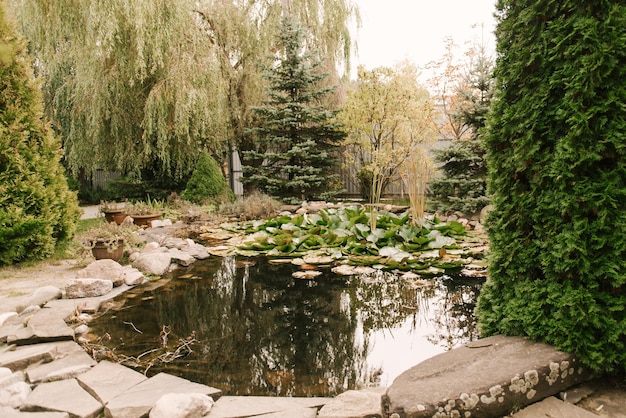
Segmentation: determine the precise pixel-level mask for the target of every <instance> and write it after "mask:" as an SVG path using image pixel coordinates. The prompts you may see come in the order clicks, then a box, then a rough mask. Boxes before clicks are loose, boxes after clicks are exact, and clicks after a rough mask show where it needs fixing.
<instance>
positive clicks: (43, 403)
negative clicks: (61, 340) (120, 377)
mask: <svg viewBox="0 0 626 418" xmlns="http://www.w3.org/2000/svg"><path fill="white" fill-rule="evenodd" d="M102 409H103V408H102V404H101V403H100V402H98V401H97V400H95V399H94V398H93V397H92V396H91V395H90V394H89V393H87V392H86V391H85V390H84V389H83V388H81V387H80V385H79V384H78V382H77V381H76V379H69V380H61V381H58V382H50V383H42V384H40V385H38V386H37V387H36V388H35V389H34V390H33V391H32V393H31V394H30V395H29V396H28V398H26V401H25V402H24V405H23V406H22V408H21V410H22V411H30V412H40V411H56V412H67V413H69V414H70V416H72V417H73V418H96V417H97V416H98V415H100V413H101V412H102Z"/></svg>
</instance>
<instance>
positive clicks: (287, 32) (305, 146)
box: [243, 17, 345, 201]
mask: <svg viewBox="0 0 626 418" xmlns="http://www.w3.org/2000/svg"><path fill="white" fill-rule="evenodd" d="M279 43H280V45H279V46H280V48H281V57H280V59H279V60H278V62H277V63H276V65H275V66H274V67H270V68H267V69H266V72H265V77H266V79H267V81H268V84H269V88H268V91H267V94H268V97H269V98H268V100H267V101H265V102H264V105H263V106H259V107H255V108H253V111H254V112H255V114H256V116H257V117H258V119H259V121H260V126H259V127H257V128H254V129H252V130H251V131H250V134H251V135H253V136H255V137H256V138H257V139H258V142H257V143H258V146H257V148H256V149H255V150H251V151H247V152H244V153H243V156H244V158H243V164H244V165H243V173H244V179H243V182H244V184H247V185H252V186H253V187H255V188H257V189H259V190H261V191H263V192H265V193H267V194H270V195H272V196H275V197H278V198H281V199H283V200H285V201H295V200H302V199H312V198H319V197H324V195H325V194H327V193H329V192H331V185H332V183H333V178H336V177H337V176H338V175H336V174H333V169H334V168H335V167H336V165H337V161H338V157H337V152H338V148H339V144H340V143H341V141H342V140H343V139H344V138H345V133H344V132H343V131H342V130H341V129H340V124H339V123H338V122H337V121H336V119H335V115H336V112H335V111H332V110H329V109H328V108H326V107H325V106H324V105H323V104H321V99H322V98H323V97H324V96H326V95H328V94H329V93H331V91H332V88H329V87H320V83H321V82H322V81H323V80H324V79H325V78H326V74H325V73H322V72H320V68H321V64H322V62H321V61H320V60H319V59H317V58H315V56H314V55H313V54H312V53H311V52H310V51H306V48H305V45H304V31H303V30H302V27H301V26H300V25H299V24H298V23H296V22H295V20H293V19H291V18H289V17H285V18H283V21H282V22H281V28H280V36H279Z"/></svg>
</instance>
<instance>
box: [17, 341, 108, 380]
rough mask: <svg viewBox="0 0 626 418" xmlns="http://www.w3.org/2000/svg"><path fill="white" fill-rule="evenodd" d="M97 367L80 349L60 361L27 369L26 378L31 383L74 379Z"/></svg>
mask: <svg viewBox="0 0 626 418" xmlns="http://www.w3.org/2000/svg"><path fill="white" fill-rule="evenodd" d="M95 365H96V361H95V360H94V359H92V358H91V357H90V356H89V354H87V352H85V351H84V350H82V349H80V348H79V349H78V350H76V351H74V352H71V353H69V354H67V355H66V356H65V357H63V358H60V359H58V360H53V361H51V362H49V363H45V364H42V365H39V366H31V367H29V368H27V369H26V376H27V377H28V381H29V382H31V383H45V382H51V381H54V380H63V379H72V378H74V377H76V376H78V375H80V374H82V373H85V372H86V371H87V370H89V369H91V368H92V367H93V366H95Z"/></svg>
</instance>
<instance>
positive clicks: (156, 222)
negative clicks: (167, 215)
mask: <svg viewBox="0 0 626 418" xmlns="http://www.w3.org/2000/svg"><path fill="white" fill-rule="evenodd" d="M171 225H172V220H171V219H163V220H161V219H155V220H154V221H152V222H150V227H151V228H163V227H164V226H171Z"/></svg>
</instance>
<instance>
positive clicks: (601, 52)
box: [478, 0, 626, 372]
mask: <svg viewBox="0 0 626 418" xmlns="http://www.w3.org/2000/svg"><path fill="white" fill-rule="evenodd" d="M498 9H499V11H498V16H499V19H500V20H499V24H498V27H497V30H496V35H497V40H498V55H499V58H498V61H497V64H496V71H495V74H496V80H497V88H496V92H497V93H496V98H495V100H494V106H493V108H492V114H491V118H490V121H489V122H488V125H489V127H488V132H487V135H486V149H487V161H488V167H489V173H490V174H489V187H490V192H491V198H492V204H493V206H494V209H493V210H492V211H491V213H490V216H489V221H488V231H489V236H490V240H491V255H490V266H489V271H490V278H489V279H488V281H487V283H486V285H485V286H484V287H483V290H482V293H481V296H480V298H479V305H478V316H479V324H480V327H481V329H482V332H483V335H491V334H497V333H504V334H509V335H527V336H530V337H531V338H533V339H537V340H542V341H545V342H548V343H551V344H554V345H555V346H556V347H557V348H559V349H560V350H564V351H568V352H573V353H575V354H577V355H578V356H579V358H580V359H581V361H582V363H583V364H584V365H586V366H588V367H590V368H591V369H593V370H595V371H601V372H607V371H622V372H623V371H625V370H626V287H625V283H626V233H625V232H626V113H625V111H624V103H626V49H625V48H624V45H625V44H626V32H625V31H624V27H626V4H625V3H624V2H622V1H597V2H588V1H582V0H579V1H564V0H562V1H551V2H528V1H525V0H524V1H522V0H502V1H499V2H498Z"/></svg>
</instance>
